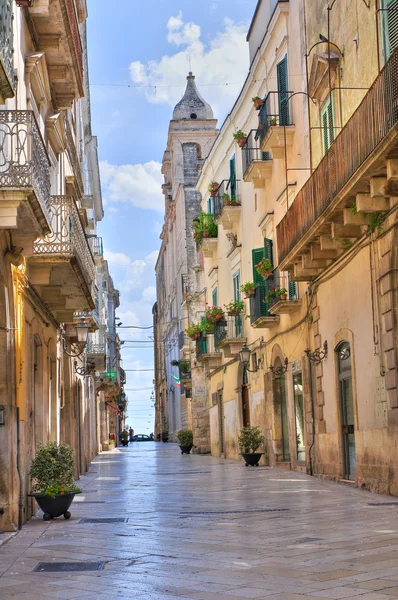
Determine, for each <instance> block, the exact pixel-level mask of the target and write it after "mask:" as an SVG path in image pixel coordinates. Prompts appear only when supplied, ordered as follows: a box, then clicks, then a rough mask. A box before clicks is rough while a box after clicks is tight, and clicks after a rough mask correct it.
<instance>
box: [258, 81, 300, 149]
mask: <svg viewBox="0 0 398 600" xmlns="http://www.w3.org/2000/svg"><path fill="white" fill-rule="evenodd" d="M292 93H293V92H284V94H283V96H282V94H280V93H279V92H269V93H268V94H267V96H266V98H265V100H264V103H263V106H262V107H261V110H260V111H259V115H258V131H259V134H260V144H261V150H262V151H263V152H266V151H271V152H272V158H284V156H285V150H286V149H287V147H288V146H291V145H292V142H293V136H294V133H295V130H296V128H295V126H294V125H293V119H292V114H291V112H292V106H291V105H289V102H288V98H290V96H291V95H292Z"/></svg>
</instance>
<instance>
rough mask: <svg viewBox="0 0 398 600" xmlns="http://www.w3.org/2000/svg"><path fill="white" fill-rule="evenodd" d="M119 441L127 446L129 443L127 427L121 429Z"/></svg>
mask: <svg viewBox="0 0 398 600" xmlns="http://www.w3.org/2000/svg"><path fill="white" fill-rule="evenodd" d="M120 443H121V444H122V446H128V443H129V434H128V431H127V429H123V431H122V432H121V434H120Z"/></svg>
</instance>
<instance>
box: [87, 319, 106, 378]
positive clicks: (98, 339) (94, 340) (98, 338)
mask: <svg viewBox="0 0 398 600" xmlns="http://www.w3.org/2000/svg"><path fill="white" fill-rule="evenodd" d="M86 354H87V359H89V360H90V362H92V363H93V364H94V365H95V370H96V371H104V369H105V367H106V355H107V343H106V327H105V326H104V325H100V327H99V330H98V331H96V332H95V333H91V334H89V336H88V340H87V349H86Z"/></svg>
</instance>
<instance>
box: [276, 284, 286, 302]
mask: <svg viewBox="0 0 398 600" xmlns="http://www.w3.org/2000/svg"><path fill="white" fill-rule="evenodd" d="M275 294H276V295H277V296H278V298H279V300H287V289H286V288H284V287H282V288H281V287H277V288H276V289H275Z"/></svg>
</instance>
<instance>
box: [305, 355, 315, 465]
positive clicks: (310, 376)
mask: <svg viewBox="0 0 398 600" xmlns="http://www.w3.org/2000/svg"><path fill="white" fill-rule="evenodd" d="M310 352H311V350H310V349H308V350H305V353H306V355H307V361H308V381H309V384H310V400H311V419H312V443H311V446H310V448H309V450H308V457H309V459H310V475H313V474H314V471H313V466H312V450H313V448H314V444H315V408H314V391H313V388H312V365H311V360H310Z"/></svg>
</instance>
